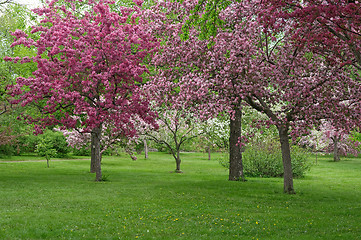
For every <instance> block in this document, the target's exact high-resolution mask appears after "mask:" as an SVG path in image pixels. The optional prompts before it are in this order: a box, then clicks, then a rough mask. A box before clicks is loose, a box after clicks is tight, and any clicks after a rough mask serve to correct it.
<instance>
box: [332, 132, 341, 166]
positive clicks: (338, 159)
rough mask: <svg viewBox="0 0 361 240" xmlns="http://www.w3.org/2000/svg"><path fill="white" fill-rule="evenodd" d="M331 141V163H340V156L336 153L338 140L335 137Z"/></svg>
mask: <svg viewBox="0 0 361 240" xmlns="http://www.w3.org/2000/svg"><path fill="white" fill-rule="evenodd" d="M332 140H333V161H334V162H339V161H340V155H339V153H338V142H339V141H340V138H339V137H337V136H335V137H334V138H332Z"/></svg>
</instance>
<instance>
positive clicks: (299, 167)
mask: <svg viewBox="0 0 361 240" xmlns="http://www.w3.org/2000/svg"><path fill="white" fill-rule="evenodd" d="M308 156H309V154H308V153H307V152H306V150H304V149H302V148H300V147H298V146H292V147H291V159H292V170H293V176H294V177H303V176H304V174H305V172H306V171H308V170H309V169H310V167H311V164H310V163H309V162H308V161H307V158H308ZM242 160H243V170H244V174H245V175H246V176H247V177H282V176H283V164H282V152H281V147H280V143H279V142H278V141H275V140H264V141H263V142H257V143H252V144H249V145H248V146H247V147H246V150H245V151H244V153H243V155H242ZM220 163H221V165H222V166H224V167H226V168H229V163H228V156H226V155H225V156H224V157H223V159H221V160H220Z"/></svg>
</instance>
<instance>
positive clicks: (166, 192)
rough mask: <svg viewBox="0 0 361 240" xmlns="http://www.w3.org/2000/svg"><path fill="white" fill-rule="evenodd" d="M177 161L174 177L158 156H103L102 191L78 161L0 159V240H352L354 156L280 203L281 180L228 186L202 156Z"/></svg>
mask: <svg viewBox="0 0 361 240" xmlns="http://www.w3.org/2000/svg"><path fill="white" fill-rule="evenodd" d="M182 157H183V163H182V170H183V171H184V173H183V174H176V173H170V171H172V170H174V169H175V163H174V160H172V158H171V156H170V155H168V154H165V153H151V155H150V159H148V160H145V159H143V158H142V157H139V159H138V160H137V161H131V160H130V159H129V158H128V157H126V156H125V155H124V156H123V157H122V156H121V157H105V158H104V159H103V165H102V168H103V174H104V175H106V176H107V178H108V179H109V181H106V182H101V183H97V182H94V181H93V179H94V175H93V174H90V173H88V171H89V164H90V163H89V161H86V160H66V161H52V162H51V165H50V166H51V167H50V168H46V161H44V160H43V161H41V162H36V161H35V162H26V161H25V162H15V161H18V160H19V159H17V158H15V159H10V160H11V161H13V162H8V160H6V159H1V161H2V162H1V161H0V239H11V240H13V239H260V240H261V239H327V240H329V239H348V240H353V239H361V159H360V158H350V159H348V160H342V161H341V162H339V163H334V162H330V160H331V158H319V160H318V165H316V166H313V168H312V169H311V171H310V172H309V173H307V176H306V177H305V178H303V179H296V180H295V183H294V184H295V189H296V191H297V194H296V195H286V194H283V193H282V189H283V181H282V179H275V178H249V179H248V181H247V182H229V181H227V171H225V169H224V168H222V167H221V166H220V165H219V163H218V162H217V161H216V160H211V161H208V160H207V157H208V156H207V155H206V154H202V153H184V154H182ZM21 160H26V159H21ZM28 160H32V158H31V157H29V158H28ZM33 160H34V159H33ZM4 161H7V162H4ZM311 161H314V159H311Z"/></svg>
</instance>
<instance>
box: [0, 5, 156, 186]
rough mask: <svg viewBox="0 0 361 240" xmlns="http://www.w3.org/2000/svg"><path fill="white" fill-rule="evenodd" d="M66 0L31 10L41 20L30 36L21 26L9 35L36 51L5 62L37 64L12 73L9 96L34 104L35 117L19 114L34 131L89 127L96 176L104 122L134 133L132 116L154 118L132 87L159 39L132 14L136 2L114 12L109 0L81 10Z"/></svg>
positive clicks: (126, 133) (151, 120)
mask: <svg viewBox="0 0 361 240" xmlns="http://www.w3.org/2000/svg"><path fill="white" fill-rule="evenodd" d="M65 3H67V5H63V4H61V3H60V2H59V1H58V0H53V1H51V2H50V3H49V4H47V5H46V6H45V7H43V8H38V9H34V10H33V11H34V12H35V13H36V14H38V15H39V16H40V17H41V18H42V20H41V22H40V25H37V26H33V30H32V34H33V35H32V36H33V38H32V36H28V35H27V34H25V33H24V32H23V31H20V30H17V31H15V32H14V33H13V36H14V37H15V41H14V43H13V44H12V46H17V45H21V44H22V45H24V46H26V47H35V48H36V49H37V50H38V52H37V55H36V56H35V57H32V58H23V59H18V58H13V59H12V58H7V59H6V60H9V61H13V62H17V61H19V62H24V63H25V62H29V61H33V62H35V63H37V65H38V69H37V70H36V71H35V72H33V75H34V77H29V78H23V77H19V78H18V79H17V83H16V84H15V85H13V86H12V88H11V90H12V95H13V96H18V100H17V102H18V103H21V104H22V105H28V104H30V103H32V104H36V105H38V106H39V109H40V114H39V115H38V116H24V118H25V119H26V120H27V121H28V122H30V123H35V124H36V125H35V131H36V132H37V133H41V130H42V128H44V127H46V126H49V125H59V126H61V128H62V129H65V128H67V129H81V131H82V132H88V133H90V134H91V135H92V138H93V141H92V146H91V147H92V149H94V155H95V165H96V169H95V172H96V181H101V180H102V175H101V165H100V163H101V155H100V149H101V147H100V144H101V136H102V129H103V123H105V122H106V124H107V126H111V128H112V129H113V131H114V132H118V133H121V134H122V136H124V137H132V136H134V135H135V134H136V131H135V128H134V126H133V124H132V122H131V121H130V119H131V118H132V117H133V116H135V115H136V116H138V117H139V118H141V119H143V120H144V121H145V122H147V123H149V124H154V117H155V114H154V113H153V112H152V111H150V109H149V107H148V101H147V100H146V99H145V98H143V97H142V96H141V94H140V93H139V91H137V89H138V88H139V87H138V84H139V83H141V82H142V74H143V73H145V72H147V71H148V69H147V67H146V66H145V65H144V64H142V63H143V61H144V59H145V58H148V57H150V56H152V55H153V54H154V52H155V51H156V50H157V47H158V45H159V43H158V41H157V39H155V38H154V37H153V36H151V35H150V34H149V33H148V32H147V30H146V29H147V24H148V23H147V22H146V21H144V20H142V19H140V18H139V16H140V14H141V12H142V10H141V9H140V7H139V6H138V5H136V6H134V7H131V8H130V7H122V6H118V8H119V12H113V11H111V8H110V6H111V5H112V4H114V1H109V0H99V1H95V0H89V1H87V3H86V4H85V5H84V6H83V8H82V10H80V9H77V1H73V0H65ZM137 3H139V4H140V1H137ZM66 6H67V7H66ZM74 116H76V117H74Z"/></svg>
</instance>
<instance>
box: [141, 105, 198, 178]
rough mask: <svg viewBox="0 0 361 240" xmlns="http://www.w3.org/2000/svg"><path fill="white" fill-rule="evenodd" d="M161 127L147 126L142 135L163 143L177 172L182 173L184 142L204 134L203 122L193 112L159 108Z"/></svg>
mask: <svg viewBox="0 0 361 240" xmlns="http://www.w3.org/2000/svg"><path fill="white" fill-rule="evenodd" d="M157 112H158V118H157V125H158V126H159V128H158V129H157V130H154V129H152V128H145V129H144V132H143V133H142V135H144V136H146V137H147V138H148V139H150V140H153V141H155V142H156V143H159V144H163V145H164V146H165V147H166V148H167V149H168V150H169V152H170V153H171V154H172V156H173V158H174V160H175V162H176V169H175V172H176V173H182V170H181V157H180V151H181V148H182V146H183V145H184V143H186V142H188V141H190V140H191V139H193V138H196V137H198V136H200V135H201V134H203V129H202V128H201V124H200V123H199V122H197V120H195V119H194V116H193V114H190V113H189V112H187V111H182V110H174V109H173V110H172V109H159V108H157Z"/></svg>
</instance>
